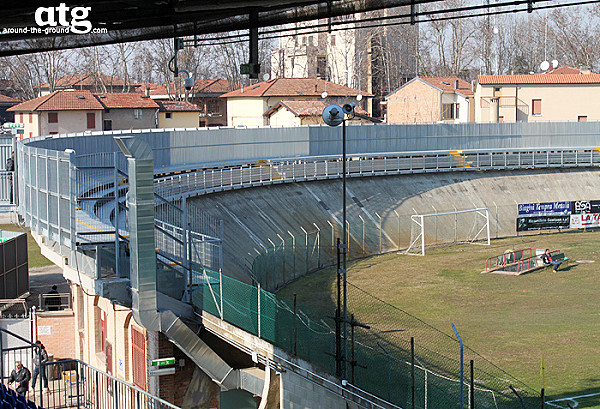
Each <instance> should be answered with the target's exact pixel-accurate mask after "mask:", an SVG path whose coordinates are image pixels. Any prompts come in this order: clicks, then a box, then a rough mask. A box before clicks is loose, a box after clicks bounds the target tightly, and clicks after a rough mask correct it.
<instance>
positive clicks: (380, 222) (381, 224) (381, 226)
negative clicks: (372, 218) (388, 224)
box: [375, 212, 383, 254]
mask: <svg viewBox="0 0 600 409" xmlns="http://www.w3.org/2000/svg"><path fill="white" fill-rule="evenodd" d="M375 214H376V215H377V217H378V218H379V254H381V245H382V243H381V234H382V230H383V223H382V219H381V216H380V215H379V213H377V212H375Z"/></svg>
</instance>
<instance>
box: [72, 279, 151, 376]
mask: <svg viewBox="0 0 600 409" xmlns="http://www.w3.org/2000/svg"><path fill="white" fill-rule="evenodd" d="M71 291H72V294H73V310H74V312H75V322H76V331H75V332H76V334H75V338H76V340H75V345H76V347H75V350H76V356H77V358H78V359H81V360H82V361H84V362H87V363H88V364H90V365H92V366H94V367H96V368H99V369H101V370H102V371H106V370H107V367H108V366H107V361H106V355H105V354H104V353H103V352H102V350H101V348H100V334H101V332H100V317H101V315H102V312H105V313H106V330H107V336H106V339H107V342H109V343H110V344H111V345H112V355H113V356H112V358H113V359H112V374H113V375H114V376H116V377H117V378H119V379H122V380H124V381H127V382H132V381H133V368H132V365H131V362H132V348H131V333H132V328H136V329H137V330H138V331H140V332H141V333H142V334H146V331H145V329H144V328H142V327H140V326H138V325H137V324H135V322H134V320H133V318H132V314H131V309H130V308H126V307H123V306H121V305H118V304H112V303H111V302H110V301H109V300H108V299H106V298H102V297H98V296H94V295H87V294H85V293H84V292H83V291H82V290H81V287H80V286H78V285H76V284H72V286H71ZM146 356H147V358H148V359H149V354H148V351H146Z"/></svg>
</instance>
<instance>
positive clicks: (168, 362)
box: [150, 358, 175, 366]
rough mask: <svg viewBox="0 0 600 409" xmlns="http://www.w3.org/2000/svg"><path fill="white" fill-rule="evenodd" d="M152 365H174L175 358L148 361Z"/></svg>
mask: <svg viewBox="0 0 600 409" xmlns="http://www.w3.org/2000/svg"><path fill="white" fill-rule="evenodd" d="M150 364H151V365H152V366H167V365H175V358H161V359H153V360H152V361H151V363H150Z"/></svg>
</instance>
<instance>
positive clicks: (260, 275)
mask: <svg viewBox="0 0 600 409" xmlns="http://www.w3.org/2000/svg"><path fill="white" fill-rule="evenodd" d="M478 206H479V207H483V208H487V209H488V211H487V212H485V211H480V212H467V213H458V214H451V213H452V212H460V211H461V210H471V209H468V208H466V209H458V208H456V207H453V208H449V209H436V208H433V207H431V206H430V207H429V208H420V209H415V210H414V211H415V213H417V211H418V213H420V214H432V216H430V217H428V218H427V219H426V221H425V227H424V235H425V236H424V243H425V247H433V246H440V245H448V244H453V243H464V242H471V241H476V242H484V243H485V242H487V237H488V234H489V236H490V238H500V237H510V236H515V235H517V234H518V233H517V231H516V219H517V215H518V209H517V204H516V203H515V204H514V205H503V206H498V205H496V204H494V203H491V204H489V205H487V204H485V203H483V204H481V205H478ZM415 213H413V214H406V213H399V212H398V211H395V210H391V211H390V210H386V211H383V210H381V211H379V210H377V211H373V209H369V210H368V211H360V212H358V213H357V212H356V210H353V211H349V212H348V221H347V228H348V238H349V239H348V259H349V260H353V259H359V258H363V257H368V256H371V255H375V254H383V253H388V252H391V251H400V250H405V249H408V248H409V247H410V245H411V243H412V242H413V241H415V238H416V237H417V236H418V234H420V233H421V229H420V226H419V225H418V224H417V223H415V222H414V220H413V218H412V216H413V215H414V214H415ZM436 213H438V214H439V216H436V215H435V214H436ZM449 213H450V214H449ZM486 223H489V231H488V228H487V227H488V226H486ZM305 225H306V226H311V227H310V228H305V227H302V226H301V227H300V228H299V229H297V230H300V231H302V233H301V234H299V235H293V234H292V233H289V232H288V236H283V235H277V236H275V237H271V238H267V239H266V240H263V241H264V242H266V243H268V245H265V246H262V247H259V248H258V249H257V248H255V252H256V256H255V257H254V258H253V259H252V262H251V269H252V274H253V276H254V279H255V280H256V282H259V283H261V286H262V287H263V288H264V289H266V290H268V291H276V290H277V289H279V288H281V287H283V286H284V285H285V284H287V283H289V282H291V281H294V280H295V279H296V278H299V277H302V276H303V275H305V274H306V273H309V272H311V271H315V270H318V269H320V268H323V267H327V266H332V265H334V264H335V263H336V259H337V255H336V254H337V253H336V251H337V250H336V240H337V238H338V237H341V236H342V226H341V224H340V223H339V222H338V221H336V220H331V221H328V220H327V221H323V220H322V219H320V220H315V221H314V222H312V223H310V220H309V222H308V223H305ZM521 234H523V233H521ZM532 234H533V233H532ZM420 242H421V239H420V238H419V243H420ZM419 253H420V250H419Z"/></svg>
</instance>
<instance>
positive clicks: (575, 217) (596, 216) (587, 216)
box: [571, 213, 600, 229]
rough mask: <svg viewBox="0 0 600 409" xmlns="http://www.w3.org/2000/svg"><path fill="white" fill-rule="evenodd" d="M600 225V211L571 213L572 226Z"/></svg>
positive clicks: (577, 227) (578, 227)
mask: <svg viewBox="0 0 600 409" xmlns="http://www.w3.org/2000/svg"><path fill="white" fill-rule="evenodd" d="M586 227H600V213H582V214H572V215H571V228H572V229H583V228H586Z"/></svg>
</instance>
